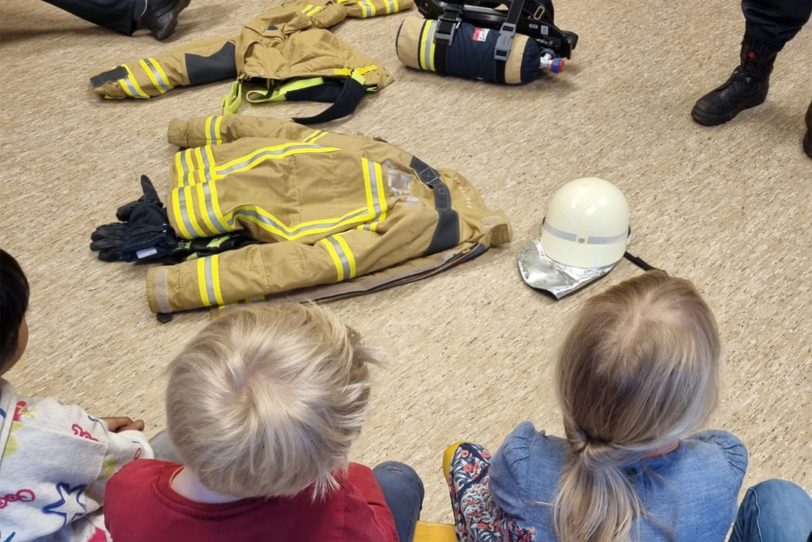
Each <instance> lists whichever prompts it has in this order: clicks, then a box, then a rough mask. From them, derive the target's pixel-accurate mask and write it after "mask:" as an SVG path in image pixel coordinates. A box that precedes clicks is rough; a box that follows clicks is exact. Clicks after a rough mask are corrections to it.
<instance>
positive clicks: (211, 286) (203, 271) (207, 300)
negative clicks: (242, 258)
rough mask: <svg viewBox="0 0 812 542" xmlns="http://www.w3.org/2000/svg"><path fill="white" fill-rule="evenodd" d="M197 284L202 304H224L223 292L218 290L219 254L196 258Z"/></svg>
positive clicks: (208, 305)
mask: <svg viewBox="0 0 812 542" xmlns="http://www.w3.org/2000/svg"><path fill="white" fill-rule="evenodd" d="M197 284H198V288H199V290H200V300H201V301H202V302H203V305H205V306H207V307H211V306H213V305H223V304H224V303H223V294H222V293H221V291H220V265H219V255H217V254H215V255H214V256H206V257H204V258H199V259H198V260H197Z"/></svg>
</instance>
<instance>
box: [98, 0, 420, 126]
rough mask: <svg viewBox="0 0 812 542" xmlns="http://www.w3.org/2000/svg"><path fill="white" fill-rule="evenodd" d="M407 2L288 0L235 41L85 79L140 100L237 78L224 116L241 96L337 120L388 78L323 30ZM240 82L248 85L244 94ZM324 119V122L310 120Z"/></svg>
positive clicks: (213, 42) (110, 93) (113, 94)
mask: <svg viewBox="0 0 812 542" xmlns="http://www.w3.org/2000/svg"><path fill="white" fill-rule="evenodd" d="M412 5H413V1H412V0H287V1H284V2H283V3H282V4H281V5H280V6H277V7H274V8H271V9H269V10H268V11H267V12H265V13H264V14H263V15H261V16H260V17H258V18H256V19H254V20H253V21H251V22H249V23H247V24H246V25H245V26H243V28H242V31H241V32H240V34H239V35H238V36H236V37H232V38H213V39H206V40H202V41H197V42H194V43H190V44H188V45H184V46H181V47H178V48H176V49H172V50H170V51H167V52H166V53H162V54H159V55H156V56H154V57H148V58H141V59H137V60H132V61H128V62H126V63H124V64H120V65H118V66H116V67H115V68H113V69H111V70H108V71H105V72H103V73H100V74H98V75H95V76H93V77H91V79H90V82H91V84H92V85H93V89H94V91H95V92H96V93H97V94H99V95H101V96H102V97H104V98H109V99H124V98H136V99H139V98H140V99H147V98H151V97H154V96H160V95H162V94H165V93H167V92H169V91H171V90H172V89H174V88H176V87H181V86H189V85H201V84H204V83H210V82H213V81H222V80H224V79H234V78H235V77H236V78H237V80H238V82H237V83H235V85H234V87H233V88H232V92H231V93H230V94H229V96H227V97H226V99H225V100H224V104H223V105H224V113H225V114H232V113H236V111H237V109H239V106H240V103H241V101H242V99H243V96H244V97H245V98H246V99H247V100H248V101H249V102H252V103H259V102H269V101H282V100H286V99H287V100H314V101H322V102H333V103H335V104H336V105H335V106H334V108H337V109H338V112H337V113H339V114H338V115H335V114H334V115H332V118H338V116H343V115H344V114H349V113H351V112H352V111H351V110H350V111H349V112H346V111H347V109H348V108H351V109H354V106H357V104H358V102H360V100H361V98H362V97H363V96H364V94H365V93H366V92H375V91H377V90H379V89H381V88H383V87H385V86H387V85H388V84H390V83H391V82H392V81H393V79H392V76H391V75H390V74H389V72H387V71H386V70H385V69H384V68H383V67H381V66H380V65H379V64H378V63H377V62H376V61H375V60H373V59H372V58H370V57H368V56H366V55H365V54H363V53H361V52H360V51H357V50H356V49H355V48H353V47H351V46H349V45H347V44H346V43H344V42H343V41H341V40H340V39H339V38H338V37H336V36H335V35H334V34H333V33H332V32H330V31H329V30H327V29H328V28H331V27H333V26H335V25H337V24H338V23H340V22H342V21H343V20H344V19H346V18H347V17H354V18H366V17H373V16H378V15H386V14H390V13H395V12H398V11H401V10H406V9H410V8H411V7H412ZM247 82H250V84H249V85H248V86H251V87H253V88H252V89H247V90H245V91H243V88H242V84H243V83H247ZM246 88H247V87H246ZM353 104H354V105H353ZM317 117H318V116H317ZM325 120H331V119H329V118H328V119H321V118H316V119H315V120H309V122H324V121H325Z"/></svg>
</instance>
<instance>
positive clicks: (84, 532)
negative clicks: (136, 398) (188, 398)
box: [0, 249, 152, 542]
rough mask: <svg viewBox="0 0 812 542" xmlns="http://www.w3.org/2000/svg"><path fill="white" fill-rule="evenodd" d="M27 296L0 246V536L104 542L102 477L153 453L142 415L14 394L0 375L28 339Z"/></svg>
mask: <svg viewBox="0 0 812 542" xmlns="http://www.w3.org/2000/svg"><path fill="white" fill-rule="evenodd" d="M28 298H29V286H28V280H27V279H26V277H25V274H24V273H23V271H22V269H21V268H20V266H19V264H18V263H17V261H16V260H15V259H14V258H13V257H12V256H11V255H9V254H8V253H7V252H5V251H3V250H2V249H0V504H2V506H0V508H2V511H0V512H1V515H0V540H4V541H5V540H13V541H14V542H25V541H28V540H35V539H41V538H46V537H47V539H48V540H70V541H72V542H105V541H107V540H108V539H109V535H108V533H107V531H106V530H105V528H104V518H103V517H102V516H101V511H100V508H101V506H102V502H103V496H104V490H105V486H106V484H107V480H108V479H109V478H110V477H111V476H112V475H113V474H114V473H115V472H116V471H118V470H119V469H120V468H121V467H122V466H123V465H125V464H126V463H129V462H130V461H132V460H134V459H138V458H139V457H152V449H151V448H150V446H149V443H148V442H147V438H146V436H145V435H144V434H143V433H142V432H141V430H142V429H143V428H144V422H143V421H141V420H136V421H133V420H131V419H130V418H127V417H117V418H95V417H93V416H89V415H88V414H87V413H86V412H85V411H84V410H82V409H81V408H79V407H78V406H71V405H63V404H62V403H60V402H58V401H57V400H55V399H50V398H46V399H41V400H35V399H30V398H26V397H20V396H18V395H17V392H16V391H15V389H14V387H13V386H12V385H11V384H10V383H9V382H7V381H6V380H5V379H4V378H2V376H3V375H4V374H5V373H7V372H8V371H9V370H10V369H11V368H12V367H13V366H14V365H15V364H16V363H17V362H18V361H19V359H20V358H21V357H22V355H23V352H24V351H25V348H26V346H27V344H28V324H27V322H26V319H25V315H26V311H27V310H28Z"/></svg>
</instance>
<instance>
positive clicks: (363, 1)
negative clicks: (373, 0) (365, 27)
mask: <svg viewBox="0 0 812 542" xmlns="http://www.w3.org/2000/svg"><path fill="white" fill-rule="evenodd" d="M361 8H362V9H363V10H364V17H372V8H371V7H370V6H369V4H367V0H361Z"/></svg>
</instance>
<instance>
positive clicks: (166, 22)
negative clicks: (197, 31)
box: [136, 0, 189, 40]
mask: <svg viewBox="0 0 812 542" xmlns="http://www.w3.org/2000/svg"><path fill="white" fill-rule="evenodd" d="M188 5H189V0H146V8H145V9H144V12H143V14H142V15H141V16H140V17H138V19H137V21H136V22H137V24H138V28H146V29H148V30H149V32H150V34H152V35H153V36H155V39H158V40H165V39H166V38H168V37H169V36H170V35H171V34H172V32H174V31H175V26H176V25H177V24H178V14H179V13H180V12H181V11H183V9H184V8H185V7H186V6H188Z"/></svg>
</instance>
